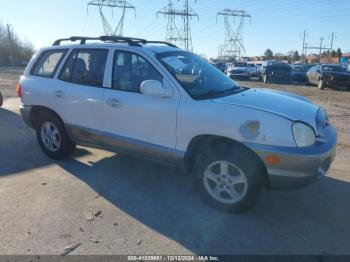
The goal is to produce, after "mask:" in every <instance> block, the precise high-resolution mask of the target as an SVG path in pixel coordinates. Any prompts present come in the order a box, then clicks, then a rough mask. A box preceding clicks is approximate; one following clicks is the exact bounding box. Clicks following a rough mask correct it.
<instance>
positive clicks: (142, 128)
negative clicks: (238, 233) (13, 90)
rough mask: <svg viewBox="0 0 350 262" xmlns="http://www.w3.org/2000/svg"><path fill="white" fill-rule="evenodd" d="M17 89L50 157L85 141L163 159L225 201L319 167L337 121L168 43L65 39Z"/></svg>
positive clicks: (295, 184) (327, 159)
mask: <svg viewBox="0 0 350 262" xmlns="http://www.w3.org/2000/svg"><path fill="white" fill-rule="evenodd" d="M63 41H75V42H76V41H78V43H69V44H62V42H63ZM89 41H91V43H90V42H89ZM17 91H18V95H19V96H20V97H21V101H22V105H21V107H20V111H21V114H22V117H23V119H24V121H25V122H26V123H27V124H28V125H29V126H31V127H32V128H33V129H34V130H35V131H36V136H37V140H38V142H39V145H40V147H41V149H42V150H43V152H44V153H45V154H47V155H48V156H49V157H51V158H54V159H63V158H66V157H68V156H70V155H71V154H72V152H73V151H74V149H75V148H76V145H82V146H88V147H95V148H102V149H106V150H111V151H115V152H121V153H126V154H132V155H138V156H142V157H146V158H149V159H153V160H158V161H162V162H164V163H167V164H170V165H174V166H178V167H181V168H182V169H183V170H185V171H186V173H187V174H188V181H189V182H194V181H195V183H196V184H197V188H198V191H199V192H200V193H201V194H202V195H203V197H204V199H205V200H206V201H208V202H209V203H210V204H212V205H215V206H216V207H218V208H220V209H223V210H226V211H231V212H243V211H245V210H248V209H249V208H251V207H252V206H254V204H255V203H256V202H257V200H258V199H259V196H260V194H261V192H262V190H263V189H265V188H267V189H291V188H299V187H302V186H305V185H307V184H309V183H311V182H312V181H315V180H317V179H319V178H321V177H323V176H324V175H325V174H326V173H327V171H328V170H329V168H330V165H331V163H332V161H333V159H334V155H335V148H336V140H337V135H336V130H335V128H334V127H333V125H332V124H331V123H330V121H329V120H328V117H327V113H326V111H325V110H324V109H323V108H321V107H320V106H318V105H315V104H313V103H312V102H311V101H309V100H307V99H306V98H304V97H301V96H298V95H295V94H292V93H286V92H280V91H273V90H268V89H255V88H245V87H242V86H239V85H238V84H237V83H236V82H235V81H233V80H232V79H230V78H229V77H227V76H226V75H225V74H224V73H222V72H221V71H220V70H218V69H217V68H215V67H214V66H212V65H210V64H209V63H207V62H206V61H204V60H203V59H201V58H200V57H198V56H196V55H194V54H192V53H189V52H186V51H183V50H181V49H179V48H177V47H176V46H174V45H172V44H169V43H165V42H159V41H147V40H144V39H137V38H126V37H107V36H104V37H96V38H87V37H72V38H67V39H60V40H57V41H56V42H55V43H54V45H53V46H51V47H48V48H43V49H41V50H40V51H39V52H38V53H37V54H36V55H35V56H34V57H33V59H32V60H31V62H30V63H29V64H28V66H27V68H26V70H25V72H24V75H23V76H22V77H21V79H20V82H19V84H18V87H17Z"/></svg>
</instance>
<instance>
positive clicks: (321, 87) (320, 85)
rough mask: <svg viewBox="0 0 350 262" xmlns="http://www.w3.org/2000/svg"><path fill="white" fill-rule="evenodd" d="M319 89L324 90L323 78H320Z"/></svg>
mask: <svg viewBox="0 0 350 262" xmlns="http://www.w3.org/2000/svg"><path fill="white" fill-rule="evenodd" d="M317 86H318V89H320V90H322V89H324V81H323V80H322V79H319V80H318V85H317Z"/></svg>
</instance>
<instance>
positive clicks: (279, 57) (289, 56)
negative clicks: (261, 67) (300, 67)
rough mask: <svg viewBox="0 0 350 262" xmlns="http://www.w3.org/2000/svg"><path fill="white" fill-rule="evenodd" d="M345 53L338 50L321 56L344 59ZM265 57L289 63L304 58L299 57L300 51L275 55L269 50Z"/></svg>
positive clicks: (326, 52)
mask: <svg viewBox="0 0 350 262" xmlns="http://www.w3.org/2000/svg"><path fill="white" fill-rule="evenodd" d="M342 55H343V52H342V50H341V49H340V48H338V49H337V50H332V51H325V52H323V53H322V54H321V57H322V58H323V57H338V58H340V57H342ZM264 56H265V58H266V59H267V60H271V59H276V60H285V61H288V62H297V61H300V59H301V58H302V57H301V55H299V52H298V51H289V52H288V53H287V54H282V53H275V54H274V53H273V51H272V50H271V49H270V48H268V49H267V50H266V51H265V53H264Z"/></svg>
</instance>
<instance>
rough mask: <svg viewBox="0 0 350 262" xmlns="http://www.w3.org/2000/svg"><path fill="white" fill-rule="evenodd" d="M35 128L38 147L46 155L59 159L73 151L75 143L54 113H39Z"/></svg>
mask: <svg viewBox="0 0 350 262" xmlns="http://www.w3.org/2000/svg"><path fill="white" fill-rule="evenodd" d="M35 130H36V136H37V139H38V142H39V145H40V148H41V150H42V151H43V152H44V153H45V154H46V155H47V156H48V157H50V158H53V159H56V160H61V159H64V158H67V157H68V156H70V155H71V154H72V153H73V152H74V150H75V147H76V145H75V144H73V143H72V141H71V140H70V138H69V135H68V132H67V130H66V127H65V126H64V124H63V122H62V121H61V119H59V118H58V117H57V116H56V115H54V114H50V113H44V114H41V115H40V116H39V120H38V122H37V124H36V128H35Z"/></svg>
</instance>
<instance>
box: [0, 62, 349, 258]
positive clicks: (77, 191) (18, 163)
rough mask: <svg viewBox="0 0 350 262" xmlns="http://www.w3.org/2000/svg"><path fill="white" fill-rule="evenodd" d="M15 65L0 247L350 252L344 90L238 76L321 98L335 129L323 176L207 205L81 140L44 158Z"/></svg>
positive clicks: (163, 175)
mask: <svg viewBox="0 0 350 262" xmlns="http://www.w3.org/2000/svg"><path fill="white" fill-rule="evenodd" d="M21 72H22V70H21V69H8V68H7V69H6V68H0V90H1V92H2V93H3V95H4V97H5V101H4V106H3V108H1V109H0V210H1V212H0V236H1V237H0V255H10V254H21V255H32V254H61V253H62V252H64V248H65V247H67V246H69V245H75V244H80V245H79V246H78V247H77V248H76V249H75V250H73V251H72V252H71V254H192V253H196V254H325V255H327V254H350V241H349V239H350V223H349V221H350V208H349V206H350V197H349V196H350V176H349V173H350V172H349V171H350V161H349V156H350V132H349V129H350V117H349V114H350V92H345V91H335V90H322V91H321V90H318V89H317V88H316V87H305V86H302V85H275V84H263V83H258V82H253V81H251V82H241V84H242V85H243V86H250V87H263V88H273V89H278V90H283V91H291V92H295V93H298V94H301V95H303V96H305V97H307V98H309V99H311V100H312V101H313V102H315V103H317V104H320V105H322V106H324V107H325V108H326V109H327V111H328V113H329V117H330V120H331V122H332V123H333V124H334V125H335V126H336V127H337V130H338V135H339V138H338V146H337V156H336V160H335V162H334V163H333V165H332V167H331V170H330V171H329V173H328V175H327V177H325V178H323V179H321V180H320V181H318V182H316V183H314V184H313V185H311V186H309V187H307V188H304V189H300V190H296V191H287V192H282V191H281V192H280V191H278V192H274V191H265V192H264V193H263V195H262V198H261V200H260V202H259V203H258V205H257V206H256V207H255V208H254V209H252V210H251V211H249V212H248V213H246V214H243V215H231V214H227V213H224V212H220V211H217V210H215V209H212V208H210V207H208V206H206V205H205V204H204V203H203V202H202V200H201V199H200V198H199V197H198V196H197V194H196V193H195V192H194V189H193V187H192V186H191V185H190V184H188V183H187V180H186V177H185V176H184V175H181V174H178V173H177V171H176V170H173V169H172V168H170V167H168V166H163V165H160V164H155V163H152V162H149V161H146V160H142V159H138V158H134V157H129V156H125V155H120V154H115V153H111V152H106V151H102V150H96V149H90V148H84V147H79V149H78V150H77V152H76V154H75V155H74V157H72V158H71V159H69V160H66V161H53V160H50V159H48V158H47V157H46V156H45V155H44V154H43V153H42V152H41V151H40V149H39V147H38V145H37V143H36V139H35V134H34V132H33V131H32V130H31V129H29V128H27V127H26V126H25V124H24V123H23V121H22V120H21V118H20V116H19V112H18V106H19V99H18V98H16V97H15V96H16V92H15V89H16V84H17V82H18V79H19V75H20V74H21Z"/></svg>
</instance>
